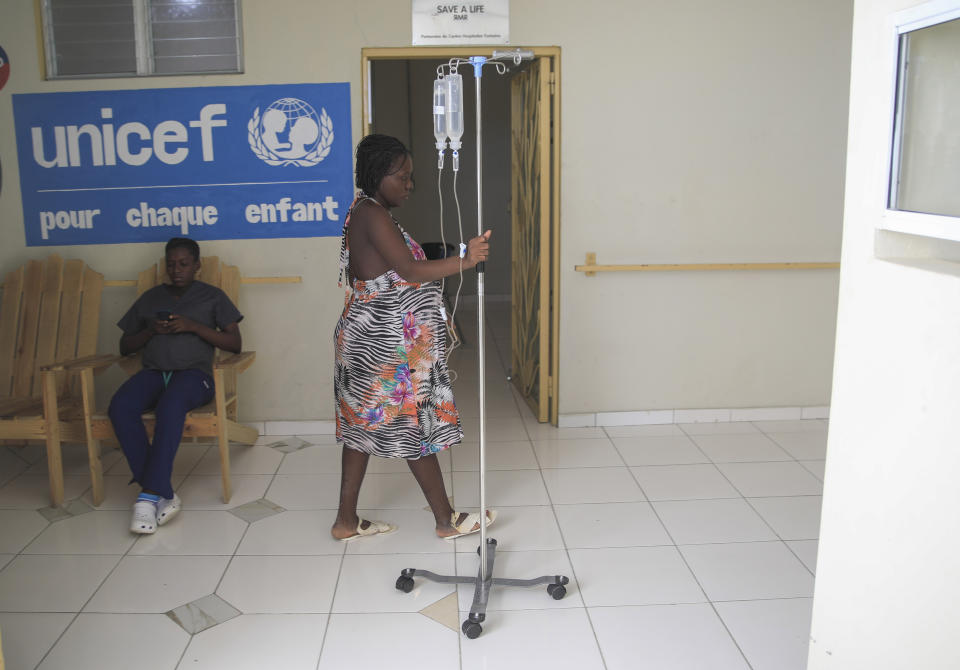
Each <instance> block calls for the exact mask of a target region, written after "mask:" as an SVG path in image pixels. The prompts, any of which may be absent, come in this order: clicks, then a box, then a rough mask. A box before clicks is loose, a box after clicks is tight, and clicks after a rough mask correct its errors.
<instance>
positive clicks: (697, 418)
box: [558, 406, 830, 428]
mask: <svg viewBox="0 0 960 670" xmlns="http://www.w3.org/2000/svg"><path fill="white" fill-rule="evenodd" d="M829 418H830V407H829V406H816V407H733V408H713V409H653V410H638V411H634V412H591V413H581V414H561V415H560V417H559V421H558V424H559V426H560V427H561V428H581V427H584V426H646V425H655V424H666V423H726V422H732V421H794V420H798V419H829Z"/></svg>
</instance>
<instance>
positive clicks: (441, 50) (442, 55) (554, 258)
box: [360, 46, 561, 425]
mask: <svg viewBox="0 0 960 670" xmlns="http://www.w3.org/2000/svg"><path fill="white" fill-rule="evenodd" d="M504 48H511V49H512V48H517V47H515V46H511V47H504ZM521 48H523V49H528V50H530V51H533V56H534V58H539V57H546V58H550V59H551V62H552V66H553V73H552V77H551V80H550V86H551V91H552V100H553V109H552V110H551V115H552V117H553V124H552V126H551V129H550V141H551V144H552V149H553V151H552V154H553V160H552V164H551V175H550V182H551V191H552V192H551V194H550V199H551V208H550V225H549V230H550V276H549V277H541V278H540V280H541V281H542V282H544V283H547V284H549V286H550V318H549V329H550V335H549V338H550V353H549V357H548V358H549V360H548V364H549V366H550V373H549V377H548V390H547V394H548V396H549V399H550V403H549V405H550V411H549V417H548V419H549V421H550V423H552V424H553V425H557V421H558V418H559V399H560V375H559V370H560V163H561V160H560V147H561V145H560V128H561V126H560V47H556V46H553V47H521ZM492 49H493V47H491V46H486V47H483V46H480V47H470V46H459V47H445V46H440V47H364V48H362V49H361V50H360V61H361V67H360V75H361V83H362V85H361V93H362V107H361V123H360V127H361V129H362V131H363V132H362V135H369V134H370V125H371V118H370V116H371V104H372V99H371V89H370V86H371V76H370V74H371V68H372V61H375V60H419V59H430V60H447V59H450V58H469V57H470V56H476V55H478V54H482V53H484V52H489V51H491V50H492ZM543 363H544V361H541V365H543ZM538 418H539V417H538Z"/></svg>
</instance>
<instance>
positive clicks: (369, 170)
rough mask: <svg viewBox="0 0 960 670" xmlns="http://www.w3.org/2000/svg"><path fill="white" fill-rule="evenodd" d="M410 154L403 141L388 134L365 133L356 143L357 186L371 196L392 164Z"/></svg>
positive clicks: (389, 170)
mask: <svg viewBox="0 0 960 670" xmlns="http://www.w3.org/2000/svg"><path fill="white" fill-rule="evenodd" d="M409 155H410V151H409V150H408V149H407V148H406V147H405V146H404V145H403V142H401V141H400V140H398V139H397V138H396V137H391V136H389V135H367V136H366V137H364V138H363V139H362V140H360V144H358V145H357V181H356V183H357V188H359V189H360V190H361V191H363V192H364V193H365V194H366V195H368V196H371V197H372V196H373V195H374V194H375V193H376V192H377V189H379V188H380V182H381V181H383V178H384V177H386V176H387V175H388V174H391V173H392V171H393V167H394V165H396V164H397V162H398V161H401V160H403V159H404V158H406V157H407V156H409Z"/></svg>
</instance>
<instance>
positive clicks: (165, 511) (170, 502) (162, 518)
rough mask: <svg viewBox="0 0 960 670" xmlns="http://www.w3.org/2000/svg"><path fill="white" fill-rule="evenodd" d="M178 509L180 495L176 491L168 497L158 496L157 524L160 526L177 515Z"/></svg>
mask: <svg viewBox="0 0 960 670" xmlns="http://www.w3.org/2000/svg"><path fill="white" fill-rule="evenodd" d="M179 511H180V496H178V495H177V494H176V493H174V494H173V497H172V498H170V499H167V498H160V502H158V503H157V524H158V525H160V526H162V525H163V524H165V523H167V522H168V521H170V519H172V518H173V517H175V516H176V515H177V512H179Z"/></svg>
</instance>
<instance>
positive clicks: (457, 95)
mask: <svg viewBox="0 0 960 670" xmlns="http://www.w3.org/2000/svg"><path fill="white" fill-rule="evenodd" d="M443 80H444V81H445V82H446V83H447V99H446V111H447V115H446V116H447V136H448V137H449V138H450V148H451V149H454V150H457V149H459V148H460V146H461V145H460V138H461V137H462V136H463V77H462V76H460V75H459V74H456V73H454V74H448V75H447V76H446V77H444V78H443Z"/></svg>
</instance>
